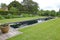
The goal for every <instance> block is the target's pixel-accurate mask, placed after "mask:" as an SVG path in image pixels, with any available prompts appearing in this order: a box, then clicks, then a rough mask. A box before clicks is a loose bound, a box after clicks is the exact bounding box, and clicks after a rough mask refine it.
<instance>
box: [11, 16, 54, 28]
mask: <svg viewBox="0 0 60 40" xmlns="http://www.w3.org/2000/svg"><path fill="white" fill-rule="evenodd" d="M50 19H53V18H49V17H48V18H40V19H34V20H28V21H23V22H14V23H10V26H11V27H13V28H20V27H24V26H27V25H32V24H35V23H41V22H44V21H47V20H50Z"/></svg>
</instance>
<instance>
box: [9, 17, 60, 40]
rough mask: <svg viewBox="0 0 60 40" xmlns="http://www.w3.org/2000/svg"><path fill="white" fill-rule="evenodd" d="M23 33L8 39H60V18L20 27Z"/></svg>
mask: <svg viewBox="0 0 60 40" xmlns="http://www.w3.org/2000/svg"><path fill="white" fill-rule="evenodd" d="M19 31H21V32H23V34H20V35H17V36H15V37H12V38H9V39H8V40H60V18H57V19H55V20H49V21H47V22H44V23H40V24H39V23H38V24H36V25H32V26H30V27H27V28H24V29H20V30H19Z"/></svg>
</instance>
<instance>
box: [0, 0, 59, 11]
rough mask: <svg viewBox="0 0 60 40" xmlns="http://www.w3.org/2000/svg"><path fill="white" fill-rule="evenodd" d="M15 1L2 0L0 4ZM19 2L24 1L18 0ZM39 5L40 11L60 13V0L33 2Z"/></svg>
mask: <svg viewBox="0 0 60 40" xmlns="http://www.w3.org/2000/svg"><path fill="white" fill-rule="evenodd" d="M12 1H13V0H0V3H6V4H9V3H10V2H12ZM17 1H19V2H21V1H23V0H17ZM33 1H35V2H37V3H38V5H39V7H40V9H44V10H56V11H58V10H59V8H60V0H33Z"/></svg>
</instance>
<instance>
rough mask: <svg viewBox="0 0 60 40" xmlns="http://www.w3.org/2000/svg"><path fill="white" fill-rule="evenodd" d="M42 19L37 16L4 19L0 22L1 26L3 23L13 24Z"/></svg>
mask: <svg viewBox="0 0 60 40" xmlns="http://www.w3.org/2000/svg"><path fill="white" fill-rule="evenodd" d="M41 17H42V16H41ZM41 17H40V16H36V17H24V18H14V19H3V20H0V24H3V23H11V22H20V21H25V20H32V19H38V18H41Z"/></svg>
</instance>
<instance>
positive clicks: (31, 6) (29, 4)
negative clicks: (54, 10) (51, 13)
mask: <svg viewBox="0 0 60 40" xmlns="http://www.w3.org/2000/svg"><path fill="white" fill-rule="evenodd" d="M22 5H23V6H24V7H26V8H27V11H28V12H31V13H33V14H37V11H38V4H37V3H36V2H34V1H32V0H26V1H25V0H23V2H22Z"/></svg>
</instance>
